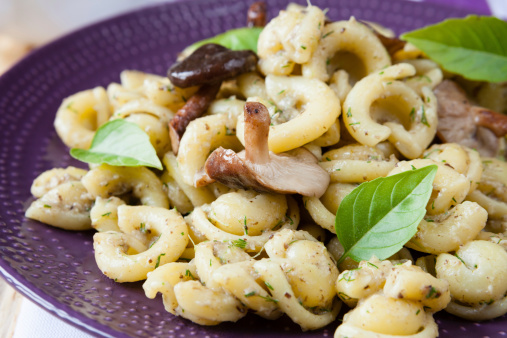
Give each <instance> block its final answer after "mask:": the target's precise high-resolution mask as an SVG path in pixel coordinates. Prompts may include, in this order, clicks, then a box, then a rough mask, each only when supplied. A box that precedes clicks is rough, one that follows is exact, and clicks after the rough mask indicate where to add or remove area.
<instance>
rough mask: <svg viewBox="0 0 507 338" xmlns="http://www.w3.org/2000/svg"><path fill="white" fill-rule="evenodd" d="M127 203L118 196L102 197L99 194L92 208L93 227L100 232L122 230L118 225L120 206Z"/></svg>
mask: <svg viewBox="0 0 507 338" xmlns="http://www.w3.org/2000/svg"><path fill="white" fill-rule="evenodd" d="M125 204H126V203H125V202H124V201H123V200H122V199H121V198H118V197H114V196H113V197H109V198H102V197H100V196H97V198H96V199H95V204H94V205H93V207H92V209H91V210H90V219H91V221H92V228H94V229H95V230H97V231H98V232H106V231H120V228H119V227H118V207H119V206H120V205H125Z"/></svg>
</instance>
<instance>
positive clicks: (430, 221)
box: [425, 218, 435, 223]
mask: <svg viewBox="0 0 507 338" xmlns="http://www.w3.org/2000/svg"><path fill="white" fill-rule="evenodd" d="M425 221H426V222H428V223H433V222H435V221H434V220H432V219H429V218H427V219H425Z"/></svg>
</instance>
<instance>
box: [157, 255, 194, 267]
mask: <svg viewBox="0 0 507 338" xmlns="http://www.w3.org/2000/svg"><path fill="white" fill-rule="evenodd" d="M162 256H165V253H161V254H160V255H158V257H157V264H155V269H156V268H158V266H159V265H160V258H161V257H162ZM187 271H188V270H187Z"/></svg>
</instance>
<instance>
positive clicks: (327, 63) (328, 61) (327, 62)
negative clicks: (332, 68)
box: [326, 58, 331, 66]
mask: <svg viewBox="0 0 507 338" xmlns="http://www.w3.org/2000/svg"><path fill="white" fill-rule="evenodd" d="M330 63H331V60H330V59H329V58H327V59H326V66H329V64H330Z"/></svg>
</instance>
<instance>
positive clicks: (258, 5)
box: [246, 1, 267, 27]
mask: <svg viewBox="0 0 507 338" xmlns="http://www.w3.org/2000/svg"><path fill="white" fill-rule="evenodd" d="M266 16H267V8H266V3H265V2H264V1H257V2H254V3H253V4H251V5H250V8H248V12H247V14H246V25H247V27H264V26H266Z"/></svg>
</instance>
